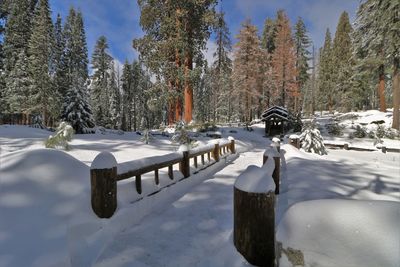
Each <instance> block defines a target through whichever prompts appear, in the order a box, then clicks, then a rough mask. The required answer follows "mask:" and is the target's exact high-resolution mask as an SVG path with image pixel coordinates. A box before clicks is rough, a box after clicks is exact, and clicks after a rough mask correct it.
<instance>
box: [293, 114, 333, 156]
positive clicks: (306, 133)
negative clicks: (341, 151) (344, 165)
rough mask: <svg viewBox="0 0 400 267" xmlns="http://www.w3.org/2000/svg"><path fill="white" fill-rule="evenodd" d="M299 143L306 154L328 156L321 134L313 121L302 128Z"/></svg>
mask: <svg viewBox="0 0 400 267" xmlns="http://www.w3.org/2000/svg"><path fill="white" fill-rule="evenodd" d="M300 142H301V144H302V145H301V148H302V149H303V150H304V151H306V152H311V153H316V154H319V155H326V154H328V153H327V152H326V149H325V145H324V140H323V138H322V136H321V133H320V131H319V130H318V129H317V128H316V124H315V121H312V122H311V123H310V124H307V125H305V126H304V130H303V132H302V133H301V135H300Z"/></svg>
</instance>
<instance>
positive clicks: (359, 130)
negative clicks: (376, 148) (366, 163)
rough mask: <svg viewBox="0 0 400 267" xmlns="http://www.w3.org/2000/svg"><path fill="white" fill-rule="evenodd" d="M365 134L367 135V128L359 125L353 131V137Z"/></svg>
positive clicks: (362, 136) (361, 136) (360, 136)
mask: <svg viewBox="0 0 400 267" xmlns="http://www.w3.org/2000/svg"><path fill="white" fill-rule="evenodd" d="M366 136H367V130H366V129H365V127H361V126H360V125H357V126H356V130H355V132H354V137H357V138H364V137H366Z"/></svg>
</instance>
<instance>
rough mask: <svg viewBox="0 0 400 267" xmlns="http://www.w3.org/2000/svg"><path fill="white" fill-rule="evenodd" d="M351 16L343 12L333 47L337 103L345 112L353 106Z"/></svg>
mask: <svg viewBox="0 0 400 267" xmlns="http://www.w3.org/2000/svg"><path fill="white" fill-rule="evenodd" d="M352 31H353V29H352V27H351V25H350V21H349V15H348V14H347V12H343V13H342V14H341V16H340V18H339V23H338V25H337V27H336V33H335V38H334V40H333V47H332V60H333V62H332V63H333V64H334V66H335V68H333V69H332V70H333V71H334V72H333V77H332V78H333V82H334V90H335V92H336V95H337V103H340V105H341V108H342V109H343V110H344V111H350V109H351V106H352V91H351V90H352V84H351V77H352V66H353V63H352V60H351V55H352V50H353V47H352V41H351V37H350V35H351V33H352Z"/></svg>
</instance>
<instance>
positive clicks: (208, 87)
mask: <svg viewBox="0 0 400 267" xmlns="http://www.w3.org/2000/svg"><path fill="white" fill-rule="evenodd" d="M203 68H204V70H203V73H202V76H201V79H200V82H199V85H198V86H196V90H195V98H194V101H195V102H194V104H195V106H196V113H195V114H196V119H197V120H198V121H199V122H203V123H205V122H209V121H211V119H212V118H213V116H212V115H213V112H212V107H211V104H212V102H213V101H212V98H213V90H212V75H211V69H210V68H209V67H208V66H207V64H205V65H204V67H203Z"/></svg>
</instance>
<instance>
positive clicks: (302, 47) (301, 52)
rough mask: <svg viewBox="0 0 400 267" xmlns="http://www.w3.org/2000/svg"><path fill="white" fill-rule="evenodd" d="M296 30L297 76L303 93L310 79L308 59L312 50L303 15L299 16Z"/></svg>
mask: <svg viewBox="0 0 400 267" xmlns="http://www.w3.org/2000/svg"><path fill="white" fill-rule="evenodd" d="M294 28H295V32H294V45H295V49H296V68H297V71H298V75H297V78H296V81H297V84H298V86H299V90H300V92H302V95H304V93H305V84H306V82H307V80H308V79H309V74H308V70H309V66H308V60H309V59H310V51H308V48H309V47H310V45H311V40H310V38H309V37H308V35H307V29H306V25H305V24H304V22H303V19H302V18H301V17H299V18H298V20H297V22H296V25H295V27H294Z"/></svg>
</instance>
